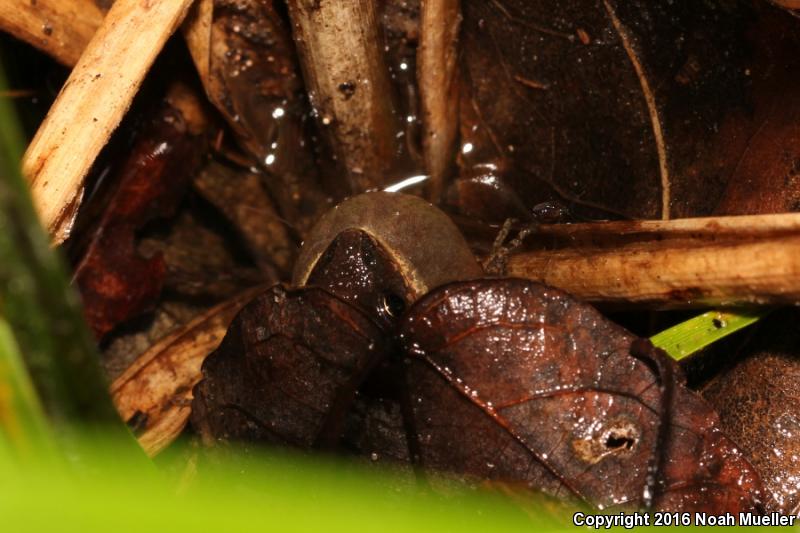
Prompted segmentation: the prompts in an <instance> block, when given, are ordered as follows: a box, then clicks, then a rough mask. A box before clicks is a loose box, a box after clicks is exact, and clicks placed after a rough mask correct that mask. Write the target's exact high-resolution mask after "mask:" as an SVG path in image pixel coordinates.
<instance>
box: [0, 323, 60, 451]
mask: <svg viewBox="0 0 800 533" xmlns="http://www.w3.org/2000/svg"><path fill="white" fill-rule="evenodd" d="M52 438H53V436H52V434H51V433H50V431H49V429H48V423H47V418H46V417H45V414H44V411H43V410H42V406H41V404H40V403H39V399H38V398H37V396H36V392H35V390H34V388H33V384H32V383H31V382H30V380H29V379H28V373H27V371H26V370H25V366H24V364H23V362H22V356H21V354H20V353H19V347H18V346H17V343H16V341H15V340H14V335H13V333H12V332H11V328H10V327H9V326H8V324H7V323H6V322H5V321H4V320H2V318H0V446H3V447H4V453H5V454H6V455H9V456H13V457H16V458H18V459H23V460H24V461H23V462H27V461H29V460H31V459H32V458H34V457H36V458H38V459H40V460H41V457H42V454H43V453H46V454H47V455H50V456H52V455H53V451H54V450H53V449H52V443H53V441H52Z"/></svg>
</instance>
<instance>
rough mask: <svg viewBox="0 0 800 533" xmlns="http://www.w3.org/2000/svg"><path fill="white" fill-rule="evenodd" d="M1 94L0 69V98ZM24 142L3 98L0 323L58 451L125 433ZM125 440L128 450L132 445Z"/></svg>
mask: <svg viewBox="0 0 800 533" xmlns="http://www.w3.org/2000/svg"><path fill="white" fill-rule="evenodd" d="M5 89H7V84H6V81H5V77H4V74H3V72H2V69H1V68H0V92H2V91H4V90H5ZM21 139H22V138H21V135H20V130H19V125H18V123H17V118H16V114H15V109H14V108H13V106H12V100H10V99H8V98H0V318H2V319H3V320H4V322H5V324H6V333H8V331H10V332H11V334H12V335H13V342H14V345H15V346H16V347H17V349H18V352H19V354H21V357H22V360H23V362H24V367H25V370H27V374H28V378H29V379H30V381H31V382H32V383H33V386H34V388H35V390H36V394H37V396H38V399H39V404H40V405H41V406H42V408H43V410H44V411H45V413H46V414H47V417H48V421H49V425H50V428H51V430H52V432H53V434H54V436H55V437H56V439H57V440H58V441H59V444H60V445H61V446H62V447H67V448H69V447H70V446H71V445H70V442H77V441H78V439H79V438H80V436H81V435H82V433H83V432H85V431H94V430H101V431H102V432H103V434H107V433H109V432H114V431H117V432H120V433H122V432H124V433H126V434H127V433H128V432H127V429H126V428H125V426H124V425H123V424H122V423H121V422H120V419H119V416H118V415H117V413H116V410H115V409H114V406H113V405H112V403H111V399H110V397H109V395H108V389H107V383H106V380H105V377H104V375H103V373H102V369H101V368H100V363H99V357H98V354H97V352H96V351H95V346H94V340H93V339H92V338H91V336H90V334H89V331H88V328H87V327H86V325H85V324H84V322H83V315H82V313H81V310H80V306H79V305H78V301H77V297H76V295H75V294H74V293H73V291H72V289H71V288H70V287H69V284H68V282H67V276H66V270H65V269H64V267H63V264H62V262H61V258H60V257H59V256H58V254H57V253H56V252H54V251H53V250H52V249H51V248H50V242H49V239H48V237H47V235H46V234H45V232H44V230H43V229H42V228H41V226H40V224H39V221H38V218H37V216H36V214H35V212H34V209H33V204H32V202H31V199H30V196H29V193H28V188H27V186H26V184H25V182H24V180H23V178H22V176H21V173H20V168H19V163H20V157H21V148H22V140H21ZM8 368H9V369H10V368H11V367H8ZM14 368H15V369H16V370H15V371H20V372H21V371H22V370H21V368H18V367H14ZM16 378H18V379H17V382H18V383H21V382H22V380H23V379H28V378H23V377H22V376H21V375H20V376H16V377H15V379H16ZM2 385H4V386H5V384H2ZM22 416H23V415H22V414H21V415H20V417H22ZM115 428H116V429H115ZM128 439H129V440H130V441H131V443H132V444H131V445H132V449H133V446H135V444H134V440H133V438H132V437H130V436H128ZM69 453H70V454H71V455H74V454H75V453H76V450H74V449H73V450H70V451H69Z"/></svg>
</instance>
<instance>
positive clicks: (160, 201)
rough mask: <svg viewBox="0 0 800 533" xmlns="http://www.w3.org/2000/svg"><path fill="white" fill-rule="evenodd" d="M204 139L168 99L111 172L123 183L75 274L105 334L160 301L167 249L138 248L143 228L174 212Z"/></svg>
mask: <svg viewBox="0 0 800 533" xmlns="http://www.w3.org/2000/svg"><path fill="white" fill-rule="evenodd" d="M201 142H202V141H201V140H200V139H199V138H198V137H197V136H196V135H194V134H193V133H192V131H190V127H189V126H188V125H187V123H186V122H185V121H184V117H183V115H182V114H181V112H180V111H178V109H177V108H174V107H172V106H170V105H167V104H165V105H164V107H163V108H162V109H161V110H160V111H159V112H158V113H156V114H155V116H154V117H153V118H152V119H151V122H150V124H149V125H148V127H147V128H145V129H144V130H143V131H142V132H140V133H139V135H138V136H137V138H136V141H135V143H134V146H133V148H132V149H131V152H130V154H129V155H128V156H127V157H126V158H125V159H124V160H123V161H122V162H121V163H120V164H119V165H118V166H115V167H114V168H112V170H111V171H110V172H111V177H109V178H108V179H109V180H111V179H114V180H117V181H118V185H117V186H116V188H115V189H114V191H113V193H111V195H110V198H108V200H107V201H106V203H105V209H104V211H103V214H102V215H101V217H100V219H99V220H98V222H97V223H96V224H95V225H94V227H93V233H92V235H91V237H90V239H89V244H88V246H87V247H86V251H85V252H84V254H83V257H82V259H81V261H80V262H79V263H78V265H77V266H76V267H75V274H74V282H75V284H76V285H77V287H78V289H79V290H80V293H81V296H82V298H83V302H84V309H85V314H86V319H87V322H88V323H89V326H90V327H91V329H92V331H93V332H94V334H95V336H96V337H97V338H98V339H100V338H102V337H103V336H104V335H105V334H106V333H108V332H109V331H111V330H112V329H113V328H114V327H115V326H116V325H117V324H120V323H122V322H124V321H126V320H128V319H130V318H132V317H134V316H137V315H139V314H141V313H143V312H145V311H147V310H149V309H151V308H152V307H153V306H154V305H155V303H156V300H157V299H158V296H159V295H160V293H161V289H162V286H163V283H164V278H165V275H166V271H167V267H166V264H165V262H164V259H163V258H162V256H161V255H158V254H156V255H152V256H149V257H142V256H141V255H139V253H138V251H137V248H136V232H137V231H138V230H140V229H141V228H142V227H144V226H145V225H146V224H147V223H148V222H150V221H152V220H154V219H157V218H163V217H166V216H170V215H172V214H174V212H175V210H176V208H177V206H178V203H179V202H180V201H181V199H182V197H183V195H184V193H185V192H186V188H187V186H188V184H189V180H190V178H191V176H192V173H193V171H194V170H195V169H196V167H197V164H198V163H199V160H200V155H201V154H202V144H201Z"/></svg>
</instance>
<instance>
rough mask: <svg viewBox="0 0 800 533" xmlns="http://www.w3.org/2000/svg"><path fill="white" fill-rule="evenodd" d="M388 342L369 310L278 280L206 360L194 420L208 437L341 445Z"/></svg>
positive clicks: (305, 445)
mask: <svg viewBox="0 0 800 533" xmlns="http://www.w3.org/2000/svg"><path fill="white" fill-rule="evenodd" d="M383 343H384V339H383V335H382V332H381V330H380V328H379V327H378V326H377V325H376V324H375V323H374V322H373V321H372V320H371V319H370V318H369V317H367V316H366V315H364V314H363V313H361V312H359V311H358V310H357V309H355V308H354V307H352V306H350V305H348V304H347V303H345V302H343V301H342V300H340V299H338V298H336V297H334V296H332V295H330V294H329V293H327V292H325V291H323V290H320V289H310V288H309V289H302V290H299V291H287V290H286V289H284V288H282V287H280V286H276V287H273V288H272V289H270V290H268V291H267V292H265V293H264V294H262V295H261V296H259V297H258V298H256V299H255V300H254V301H252V302H251V303H249V304H248V305H247V306H246V307H245V308H244V309H243V310H242V312H241V313H240V314H239V315H238V316H237V317H236V319H235V320H234V322H233V324H232V325H231V327H230V329H229V330H228V333H227V334H226V336H225V339H224V340H223V341H222V345H221V346H220V347H219V348H218V349H217V351H215V352H214V353H213V354H212V355H211V356H209V357H208V359H206V361H205V362H204V363H203V375H204V379H203V380H202V381H201V382H200V384H199V385H198V386H197V387H196V388H195V391H194V395H195V398H194V401H193V403H192V423H193V425H194V427H195V429H197V430H198V432H199V433H200V435H201V436H202V437H203V440H204V441H205V442H207V443H214V442H216V441H218V440H222V441H228V440H232V441H248V440H249V441H260V442H266V443H273V444H284V445H290V446H294V447H298V448H301V449H310V448H313V447H316V446H322V447H328V446H331V445H334V444H335V443H336V442H337V441H338V440H339V437H340V435H341V433H342V431H343V424H344V415H345V413H346V410H347V408H348V407H349V406H350V404H351V403H352V400H353V397H354V396H355V391H356V389H357V387H358V386H359V385H360V384H361V381H363V379H364V377H365V376H366V373H367V371H368V370H369V369H370V368H371V367H372V366H373V365H374V364H375V362H376V360H377V358H378V357H380V356H381V355H382V354H383V353H385V348H384V344H383Z"/></svg>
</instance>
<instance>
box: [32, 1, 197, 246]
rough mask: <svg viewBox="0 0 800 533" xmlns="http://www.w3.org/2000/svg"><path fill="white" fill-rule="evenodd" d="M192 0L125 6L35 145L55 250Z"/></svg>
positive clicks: (111, 17) (42, 210)
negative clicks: (90, 176)
mask: <svg viewBox="0 0 800 533" xmlns="http://www.w3.org/2000/svg"><path fill="white" fill-rule="evenodd" d="M191 3H192V0H171V1H169V2H165V1H161V2H142V1H140V0H117V2H115V3H114V5H113V7H112V8H111V10H110V11H109V12H108V15H107V16H106V18H105V19H104V21H103V24H102V26H101V27H100V29H99V30H98V31H97V33H96V34H95V35H94V37H93V38H92V40H91V42H90V43H89V45H88V47H87V49H86V50H85V52H84V53H83V55H82V56H81V58H80V60H79V61H78V64H77V65H76V66H75V68H74V69H73V71H72V74H71V75H70V77H69V79H68V80H67V82H66V84H65V85H64V87H63V88H62V90H61V93H60V94H59V96H58V98H57V99H56V101H55V103H54V104H53V107H52V108H51V109H50V112H49V113H48V115H47V118H45V120H44V122H43V123H42V125H41V126H40V127H39V131H38V132H37V133H36V136H35V137H34V139H33V141H32V142H31V144H30V146H29V147H28V150H27V152H26V153H25V157H24V159H23V172H24V173H25V175H26V177H27V178H28V180H29V181H30V183H31V189H32V192H33V198H34V203H35V205H36V208H37V210H38V212H39V216H40V218H41V220H42V222H43V224H44V225H45V227H46V228H47V229H48V231H49V232H50V234H51V237H52V239H53V242H54V243H55V244H58V243H61V242H63V241H64V240H65V239H66V238H67V237H68V236H69V232H70V229H71V225H72V222H73V220H74V214H75V212H76V211H77V207H78V205H79V203H80V197H81V191H82V188H83V180H84V177H85V176H86V173H87V172H88V171H89V168H90V167H91V166H92V163H93V162H94V160H95V158H96V157H97V154H98V153H99V152H100V150H101V149H102V147H103V146H104V145H105V144H106V142H108V139H109V137H110V136H111V134H112V132H113V131H114V129H115V128H116V127H117V125H118V124H119V122H120V120H121V119H122V117H123V115H124V114H125V112H126V111H127V110H128V107H129V106H130V103H131V100H132V99H133V97H134V95H135V94H136V92H137V91H138V89H139V87H140V85H141V83H142V80H143V79H144V76H145V74H146V73H147V71H148V69H149V68H150V66H151V65H152V63H153V61H154V60H155V58H156V56H157V55H158V53H159V52H160V51H161V49H162V48H163V46H164V43H165V42H166V40H167V38H169V36H170V35H171V34H172V32H173V31H174V30H175V28H176V27H177V26H178V24H180V22H181V21H182V20H183V17H184V16H185V15H186V11H187V10H188V8H189V6H190V5H191Z"/></svg>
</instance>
